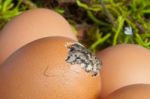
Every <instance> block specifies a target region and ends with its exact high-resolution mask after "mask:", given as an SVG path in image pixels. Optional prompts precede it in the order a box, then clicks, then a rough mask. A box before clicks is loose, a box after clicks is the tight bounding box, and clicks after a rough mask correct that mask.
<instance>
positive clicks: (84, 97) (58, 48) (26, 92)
mask: <svg viewBox="0 0 150 99" xmlns="http://www.w3.org/2000/svg"><path fill="white" fill-rule="evenodd" d="M73 42H74V41H73V40H71V39H67V38H62V37H47V38H43V39H40V40H36V41H34V42H32V43H29V44H27V45H25V46H24V47H23V48H21V49H19V50H17V51H16V52H15V53H14V54H12V55H11V56H10V57H9V58H8V59H7V60H6V61H5V62H4V63H3V64H2V65H1V67H0V98H1V99H77V98H78V99H99V93H100V89H101V84H100V77H99V75H97V76H92V75H91V73H87V72H85V71H84V69H82V68H81V66H80V65H78V64H74V65H73V64H70V63H68V62H66V61H65V60H66V58H67V56H68V48H67V47H65V45H66V44H67V43H73Z"/></svg>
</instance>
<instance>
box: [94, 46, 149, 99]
mask: <svg viewBox="0 0 150 99" xmlns="http://www.w3.org/2000/svg"><path fill="white" fill-rule="evenodd" d="M97 56H98V57H99V58H100V59H101V60H102V63H103V67H102V69H101V79H102V91H101V97H105V96H107V95H109V94H111V93H112V92H113V91H115V90H117V89H119V88H121V87H124V86H127V85H131V84H139V83H143V84H150V51H149V50H148V49H146V48H144V47H141V46H139V45H135V44H120V45H116V46H112V47H109V48H106V49H104V50H102V51H100V52H98V53H97Z"/></svg>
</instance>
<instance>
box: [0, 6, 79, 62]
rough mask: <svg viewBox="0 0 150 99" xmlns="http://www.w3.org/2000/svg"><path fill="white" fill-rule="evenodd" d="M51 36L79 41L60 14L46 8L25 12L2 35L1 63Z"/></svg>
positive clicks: (10, 23) (9, 24)
mask: <svg viewBox="0 0 150 99" xmlns="http://www.w3.org/2000/svg"><path fill="white" fill-rule="evenodd" d="M49 36H63V37H68V38H71V39H73V40H77V39H76V37H75V35H74V33H73V30H72V28H71V26H70V25H69V23H68V22H67V21H66V20H65V19H64V18H63V17H62V16H61V15H59V14H58V13H56V12H54V11H52V10H48V9H44V8H37V9H32V10H29V11H26V12H23V13H22V14H20V15H19V16H17V17H15V18H14V19H12V20H11V21H10V22H8V23H7V24H6V26H5V27H4V28H3V29H2V31H1V33H0V63H2V62H3V61H4V60H6V59H7V58H8V57H9V55H11V54H12V53H13V52H15V51H16V50H17V49H19V48H21V47H22V46H24V45H26V44H27V43H30V42H32V41H34V40H36V39H40V38H44V37H49Z"/></svg>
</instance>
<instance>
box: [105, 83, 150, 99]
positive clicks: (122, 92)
mask: <svg viewBox="0 0 150 99" xmlns="http://www.w3.org/2000/svg"><path fill="white" fill-rule="evenodd" d="M105 99H150V85H149V84H138V85H130V86H126V87H123V88H120V89H118V90H116V91H115V92H113V93H111V94H110V95H109V96H108V97H107V98H105Z"/></svg>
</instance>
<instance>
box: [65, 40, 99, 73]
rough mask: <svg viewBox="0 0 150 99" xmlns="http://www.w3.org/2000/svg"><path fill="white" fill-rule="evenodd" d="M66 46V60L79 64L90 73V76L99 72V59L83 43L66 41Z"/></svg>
mask: <svg viewBox="0 0 150 99" xmlns="http://www.w3.org/2000/svg"><path fill="white" fill-rule="evenodd" d="M67 48H68V56H67V58H66V62H68V63H70V64H79V65H81V67H82V68H83V69H84V70H85V71H86V72H89V73H92V76H96V75H97V74H98V73H99V72H100V67H101V61H100V60H99V59H98V58H97V57H96V56H95V55H94V54H92V53H91V52H90V51H89V50H88V49H86V48H85V47H84V46H83V45H81V44H79V43H71V44H69V43H68V44H67Z"/></svg>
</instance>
